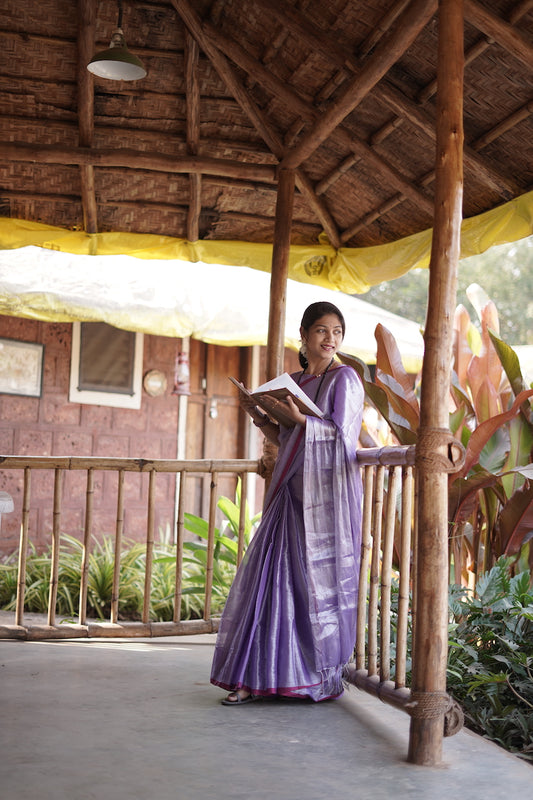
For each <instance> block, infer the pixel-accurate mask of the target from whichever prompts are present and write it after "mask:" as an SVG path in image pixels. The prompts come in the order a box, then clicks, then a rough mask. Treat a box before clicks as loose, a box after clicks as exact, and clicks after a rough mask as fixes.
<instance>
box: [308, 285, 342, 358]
mask: <svg viewBox="0 0 533 800" xmlns="http://www.w3.org/2000/svg"><path fill="white" fill-rule="evenodd" d="M326 314H335V316H336V317H338V318H339V322H340V324H341V328H342V337H343V338H344V335H345V333H346V323H345V321H344V317H343V316H342V312H341V311H339V309H338V308H337V306H334V305H333V303H328V302H327V301H326V300H321V301H319V302H318V303H311V305H310V306H307V308H306V309H305V311H304V314H303V317H302V322H301V327H302V328H303V329H304V331H308V330H309V328H310V327H311V325H313V324H314V323H315V322H316V321H317V319H320V318H321V317H325V316H326ZM298 360H299V362H300V366H301V367H302V369H305V368H306V367H307V365H308V362H307V358H306V354H305V349H304V346H303V345H302V347H301V348H300V351H299V353H298Z"/></svg>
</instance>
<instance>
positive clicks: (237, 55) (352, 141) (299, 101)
mask: <svg viewBox="0 0 533 800" xmlns="http://www.w3.org/2000/svg"><path fill="white" fill-rule="evenodd" d="M204 28H205V31H206V36H207V37H208V38H209V40H210V42H212V43H213V46H214V47H216V48H217V49H218V50H220V51H221V52H223V53H224V54H225V55H226V56H227V57H228V58H229V59H231V61H233V62H234V63H235V64H237V66H238V67H240V68H241V69H243V70H245V72H247V73H248V74H253V75H254V77H255V79H256V80H257V82H258V83H260V84H261V85H262V86H263V88H265V89H266V90H267V91H268V92H270V93H271V94H272V95H273V96H274V97H276V100H277V102H279V103H282V104H283V105H284V106H285V107H286V108H287V109H290V110H291V111H293V112H296V113H297V114H299V115H301V116H302V118H303V119H306V120H308V121H312V122H314V123H316V122H317V121H318V120H319V119H320V118H321V116H322V115H321V112H320V111H318V110H317V109H316V108H315V107H314V106H313V105H312V98H307V99H304V98H302V97H301V96H300V95H299V94H298V93H297V92H295V91H294V90H293V89H291V87H289V86H287V84H286V83H285V82H284V81H282V80H280V79H279V78H277V77H276V76H275V75H274V74H273V73H272V72H270V71H269V70H268V69H266V67H264V65H263V64H261V63H260V62H259V61H257V59H255V58H253V56H251V55H250V54H249V53H247V52H246V51H245V50H244V49H243V48H242V47H241V46H240V45H239V44H237V42H235V41H234V40H233V39H231V37H229V36H221V35H220V34H219V33H218V31H216V30H215V29H213V28H212V27H211V26H210V25H208V24H204ZM433 135H434V134H433ZM332 139H333V140H334V142H335V143H336V144H337V145H338V146H340V147H343V148H345V149H347V150H349V151H352V152H354V153H356V154H357V155H358V156H359V157H364V158H365V159H368V160H369V161H370V162H371V165H372V168H373V169H375V170H377V171H378V172H379V173H380V175H382V177H383V179H384V181H385V182H386V183H387V184H388V185H389V184H390V185H392V186H393V187H394V188H395V189H396V191H400V192H402V194H404V196H405V197H406V198H407V199H409V200H411V201H412V202H414V203H415V204H416V205H417V206H418V207H419V208H423V209H424V210H425V211H427V213H428V214H429V215H432V214H433V202H432V201H431V199H430V198H429V197H427V196H426V195H425V194H424V193H423V192H421V191H420V189H419V188H417V186H416V185H414V184H413V183H412V182H411V181H409V180H408V179H407V178H406V177H405V176H404V175H402V174H401V173H400V172H399V171H398V170H397V169H396V168H395V167H393V166H392V165H391V164H390V163H389V162H388V161H386V159H385V158H384V157H383V156H381V155H379V154H378V153H377V152H375V151H372V148H371V147H370V146H369V145H368V144H366V142H364V141H363V140H362V139H359V138H358V137H357V136H355V134H354V133H353V132H351V131H349V130H348V129H347V128H344V127H343V126H339V128H337V129H336V130H335V131H334V132H333V134H332ZM284 150H285V148H283V147H282V149H281V150H280V151H277V152H278V156H279V157H282V155H283V152H284ZM296 182H297V185H298V186H299V187H300V189H301V186H300V181H299V173H298V174H297V178H296ZM311 202H312V201H311ZM317 213H318V212H317ZM326 232H328V231H327V230H326ZM328 235H329V234H328ZM330 241H331V243H332V244H333V241H332V239H331V236H330Z"/></svg>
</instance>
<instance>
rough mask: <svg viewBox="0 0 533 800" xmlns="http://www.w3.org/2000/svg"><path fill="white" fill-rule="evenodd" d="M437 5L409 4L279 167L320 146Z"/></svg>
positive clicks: (421, 0) (432, 1) (430, 1)
mask: <svg viewBox="0 0 533 800" xmlns="http://www.w3.org/2000/svg"><path fill="white" fill-rule="evenodd" d="M436 8H437V0H413V2H412V3H410V4H409V6H408V7H407V8H406V9H405V10H404V11H403V13H402V14H400V16H399V17H398V18H397V20H396V23H395V24H394V26H393V27H392V28H391V29H390V31H389V32H388V33H387V35H386V36H384V37H383V39H381V41H380V43H379V45H377V46H376V48H375V50H374V51H373V52H372V54H371V55H370V56H369V57H368V59H367V60H366V61H365V62H364V64H363V66H362V68H361V69H360V71H359V74H357V75H355V76H354V77H353V78H352V80H351V81H349V82H348V84H347V86H346V87H345V89H344V91H343V92H342V93H341V95H340V97H339V99H338V100H337V101H336V102H335V103H334V104H333V105H331V106H330V107H329V108H328V110H327V111H326V112H325V113H324V114H322V115H321V117H320V119H319V120H318V121H317V123H316V124H315V126H314V128H313V130H311V131H310V132H309V133H308V134H307V136H306V137H304V139H302V140H301V141H300V143H299V144H298V145H297V146H296V147H294V148H293V149H292V150H290V151H289V153H287V155H286V156H285V158H284V159H283V160H282V162H281V166H282V167H285V168H291V167H292V168H294V167H298V166H299V165H300V164H301V163H302V162H303V161H305V160H306V159H308V158H309V157H310V156H311V155H312V154H313V153H314V151H315V150H316V149H317V148H318V147H320V145H321V144H322V143H323V142H324V141H325V140H326V139H327V138H328V136H329V135H330V134H331V133H332V131H333V130H335V128H336V127H337V126H338V125H340V123H341V122H342V121H343V120H344V119H345V118H346V117H347V116H348V114H350V113H351V112H352V111H353V110H354V109H355V108H356V107H357V106H358V105H359V103H360V102H361V101H362V100H364V98H365V97H366V96H367V94H368V93H369V92H370V91H371V89H373V87H374V86H375V85H376V83H377V82H378V81H379V80H380V79H381V78H382V77H383V76H384V75H385V74H386V73H387V72H388V70H389V69H390V68H391V67H392V66H393V64H395V63H396V62H397V61H398V59H399V58H400V57H401V56H402V54H403V53H404V52H405V50H407V48H408V47H410V46H411V44H412V43H413V42H414V40H415V39H416V37H417V36H418V34H419V33H420V31H421V30H422V29H423V28H424V27H425V25H426V24H427V23H428V22H429V20H430V19H431V17H432V16H433V15H434V13H435V10H436Z"/></svg>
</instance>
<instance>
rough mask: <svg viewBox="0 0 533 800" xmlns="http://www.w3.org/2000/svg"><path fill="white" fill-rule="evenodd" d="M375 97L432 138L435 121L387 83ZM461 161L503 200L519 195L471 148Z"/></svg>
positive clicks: (510, 182)
mask: <svg viewBox="0 0 533 800" xmlns="http://www.w3.org/2000/svg"><path fill="white" fill-rule="evenodd" d="M375 95H376V98H378V99H380V100H382V101H383V102H384V103H385V104H386V105H387V106H388V107H389V108H390V109H391V111H394V112H395V113H397V114H398V115H400V116H402V117H405V118H406V119H408V120H409V121H410V122H412V124H413V125H416V127H417V128H418V129H419V130H421V131H424V133H425V134H426V135H427V136H428V137H429V138H434V135H435V120H434V119H433V118H432V117H431V116H430V115H429V114H428V113H427V112H426V111H424V109H423V108H420V107H419V106H417V105H416V103H413V102H412V101H410V100H409V99H408V98H406V97H405V96H404V95H403V94H402V93H401V92H399V91H398V90H397V89H396V88H395V87H394V86H392V85H391V84H389V83H388V82H387V81H382V82H381V84H380V85H379V86H376V89H375ZM463 159H464V165H465V167H468V169H471V170H472V171H473V172H475V174H476V175H477V177H478V178H480V179H481V180H482V181H483V182H484V183H485V184H486V185H487V186H490V187H491V188H492V189H494V190H495V191H496V192H498V194H501V195H502V196H503V197H504V198H505V199H511V198H512V197H516V195H517V194H519V193H520V188H519V185H518V184H517V183H516V181H513V180H510V179H509V178H507V177H506V176H505V175H502V174H501V173H500V172H499V170H497V169H495V168H494V167H492V166H489V165H488V164H487V163H486V161H485V159H483V158H482V157H481V156H479V155H478V154H477V153H476V152H475V151H474V149H473V148H471V147H468V146H465V147H464V148H463Z"/></svg>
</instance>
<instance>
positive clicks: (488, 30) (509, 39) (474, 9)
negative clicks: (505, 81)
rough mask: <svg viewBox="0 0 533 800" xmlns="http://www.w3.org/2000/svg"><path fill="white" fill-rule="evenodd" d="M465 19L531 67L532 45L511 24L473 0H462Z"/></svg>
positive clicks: (532, 60) (532, 64)
mask: <svg viewBox="0 0 533 800" xmlns="http://www.w3.org/2000/svg"><path fill="white" fill-rule="evenodd" d="M464 9H465V20H467V22H469V23H470V24H471V25H474V27H476V28H477V29H478V30H480V31H482V32H483V33H484V34H485V35H486V36H490V37H491V38H492V39H494V41H496V42H498V44H499V45H501V46H502V47H503V48H504V49H505V50H507V52H508V53H509V54H510V55H512V56H514V57H515V58H517V59H518V60H519V61H521V62H522V64H525V66H526V67H529V69H533V47H532V46H531V45H530V44H529V42H527V41H526V40H525V39H524V37H523V36H522V35H521V34H520V33H518V31H517V30H515V28H513V26H512V25H510V24H509V23H508V22H504V20H502V19H500V17H497V16H496V15H495V14H493V13H492V11H489V9H488V8H486V7H485V6H482V5H480V4H479V3H477V2H475V0H464Z"/></svg>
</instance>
